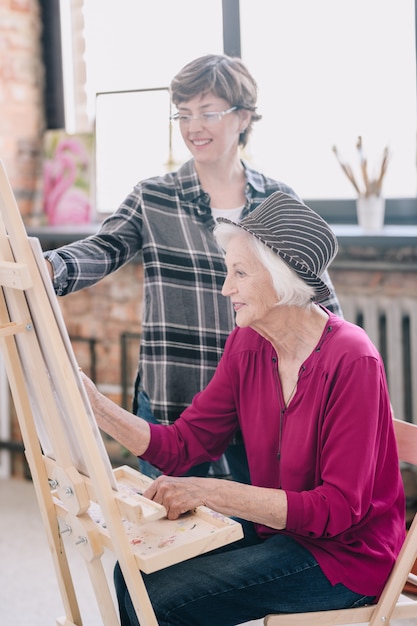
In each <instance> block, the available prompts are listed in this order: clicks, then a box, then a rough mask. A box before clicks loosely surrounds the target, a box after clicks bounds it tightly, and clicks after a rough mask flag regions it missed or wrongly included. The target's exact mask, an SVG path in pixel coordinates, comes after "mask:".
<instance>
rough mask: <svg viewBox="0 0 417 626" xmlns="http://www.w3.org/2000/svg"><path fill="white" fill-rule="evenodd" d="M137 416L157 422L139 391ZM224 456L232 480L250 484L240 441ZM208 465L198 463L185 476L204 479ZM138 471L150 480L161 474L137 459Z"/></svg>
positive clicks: (148, 402) (146, 398)
mask: <svg viewBox="0 0 417 626" xmlns="http://www.w3.org/2000/svg"><path fill="white" fill-rule="evenodd" d="M137 415H140V417H143V419H145V420H146V421H147V422H149V423H150V424H156V423H157V420H156V419H155V417H154V415H153V413H152V410H151V405H150V401H149V396H148V395H147V394H146V393H145V392H144V391H139V392H138V394H137ZM225 456H226V459H227V463H228V465H229V468H230V472H231V476H232V478H233V480H236V481H238V482H241V483H250V478H249V469H248V462H247V459H246V451H245V446H244V445H243V442H242V441H241V439H240V440H239V441H236V442H235V443H233V444H231V445H230V446H229V447H228V449H227V451H226V455H225ZM210 465H211V464H210V463H209V462H207V463H200V464H199V465H195V466H194V467H192V468H191V469H190V470H188V472H187V473H186V474H185V475H186V476H203V477H205V476H207V475H208V473H209V470H210ZM139 471H140V472H142V474H145V475H146V476H150V477H151V478H157V477H158V476H160V475H161V472H160V471H159V470H158V469H157V468H156V467H154V466H153V465H151V464H150V463H148V462H147V461H143V460H142V459H139Z"/></svg>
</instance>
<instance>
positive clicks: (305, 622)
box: [264, 419, 417, 626]
mask: <svg viewBox="0 0 417 626" xmlns="http://www.w3.org/2000/svg"><path fill="white" fill-rule="evenodd" d="M394 428H395V435H396V438H397V443H398V451H399V457H400V460H401V461H403V462H405V463H409V464H411V465H415V466H417V425H415V424H410V423H408V422H403V421H401V420H397V419H394ZM416 558H417V514H416V515H415V516H414V520H413V522H412V524H411V526H410V529H409V531H408V533H407V537H406V540H405V542H404V544H403V546H402V549H401V551H400V554H399V555H398V559H397V561H396V563H395V565H394V567H393V570H392V572H391V574H390V576H389V578H388V580H387V583H386V585H385V588H384V590H383V592H382V594H381V597H380V599H379V602H378V603H377V604H373V605H371V606H364V607H358V608H354V609H339V610H331V611H314V612H311V613H291V614H288V613H280V614H279V615H267V616H266V617H265V618H264V626H284V625H285V626H314V625H315V624H317V625H318V624H320V626H336V625H346V624H358V623H360V624H369V626H376V625H377V624H378V625H381V624H383V625H384V626H388V625H389V624H390V622H391V620H392V619H395V620H399V619H412V618H417V601H416V600H415V599H412V598H409V597H407V596H404V595H403V594H402V591H403V588H404V585H405V583H406V581H408V582H411V583H412V584H414V585H417V576H415V575H413V574H411V573H410V572H411V568H412V567H413V565H414V562H415V560H416Z"/></svg>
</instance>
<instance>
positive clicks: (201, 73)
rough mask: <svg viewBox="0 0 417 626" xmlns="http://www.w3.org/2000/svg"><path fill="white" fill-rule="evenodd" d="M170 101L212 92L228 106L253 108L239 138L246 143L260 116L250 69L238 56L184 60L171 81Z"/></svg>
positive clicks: (240, 142) (179, 102)
mask: <svg viewBox="0 0 417 626" xmlns="http://www.w3.org/2000/svg"><path fill="white" fill-rule="evenodd" d="M170 91H171V99H172V102H173V103H174V104H175V105H176V106H178V105H179V104H181V103H182V102H187V101H188V100H191V98H194V97H195V96H198V95H205V94H206V93H213V94H214V95H215V96H217V97H218V98H223V99H224V100H227V102H229V104H230V106H236V107H238V108H240V109H246V110H247V111H252V117H251V121H250V123H249V125H248V127H247V128H246V130H244V131H243V132H242V133H241V135H240V137H239V144H240V145H241V146H245V145H246V143H247V141H248V137H249V134H250V132H251V130H252V124H253V122H256V121H258V120H260V119H261V116H260V115H259V114H258V113H256V101H257V97H258V87H257V84H256V82H255V79H254V78H253V76H252V75H251V74H250V72H249V70H248V69H247V67H246V66H245V64H244V63H243V62H242V60H241V59H239V58H238V57H229V56H226V55H223V54H207V55H205V56H202V57H199V58H198V59H195V60H194V61H191V62H190V63H187V65H185V66H184V67H183V68H182V70H180V71H179V72H178V74H177V75H176V76H174V78H173V79H172V81H171V85H170Z"/></svg>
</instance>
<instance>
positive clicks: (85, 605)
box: [0, 479, 417, 626]
mask: <svg viewBox="0 0 417 626" xmlns="http://www.w3.org/2000/svg"><path fill="white" fill-rule="evenodd" d="M66 545H68V550H67V552H68V560H69V563H70V566H71V570H72V572H73V577H74V584H75V587H76V591H77V594H78V601H79V604H80V610H81V614H82V617H83V621H84V626H103V623H102V620H101V617H100V613H99V611H98V608H97V605H96V600H95V596H94V594H93V591H92V588H91V584H90V580H89V578H88V575H87V571H86V569H85V565H84V561H83V559H81V558H80V556H79V554H77V553H76V550H75V548H73V547H72V545H71V543H70V542H68V543H66ZM103 561H104V565H105V569H106V574H107V576H108V577H109V580H110V581H111V578H112V572H113V567H114V561H115V559H114V556H113V554H111V553H106V554H105V555H104V559H103ZM110 589H112V591H113V585H112V583H111V584H110ZM113 600H114V601H115V597H114V596H113ZM63 614H64V611H63V606H62V602H61V596H60V594H59V589H58V585H57V582H56V579H55V571H54V568H53V565H52V559H51V556H50V553H49V548H48V544H47V541H46V536H45V531H44V528H43V526H42V522H41V518H40V514H39V510H38V505H37V501H36V496H35V492H34V488H33V485H32V482H31V481H30V480H8V479H7V480H6V479H0V624H1V625H4V626H55V624H56V619H57V618H58V617H60V616H62V615H63ZM261 625H262V620H256V621H253V622H248V623H247V624H245V625H241V626H261ZM213 626H217V625H216V624H213ZM392 626H417V620H402V621H397V622H395V623H394V622H393V623H392Z"/></svg>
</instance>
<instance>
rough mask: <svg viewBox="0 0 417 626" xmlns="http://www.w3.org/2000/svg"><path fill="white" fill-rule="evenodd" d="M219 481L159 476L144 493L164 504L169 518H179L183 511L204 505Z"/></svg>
mask: <svg viewBox="0 0 417 626" xmlns="http://www.w3.org/2000/svg"><path fill="white" fill-rule="evenodd" d="M218 482H219V481H218V480H217V479H211V478H197V477H188V476H187V477H181V478H178V477H174V476H159V477H158V478H157V479H156V480H154V482H153V483H152V484H151V485H150V486H149V487H148V489H146V491H145V492H144V494H143V495H144V496H145V498H149V499H150V500H153V501H154V502H158V504H162V505H163V506H164V507H165V509H166V512H167V517H168V519H177V518H178V517H179V516H180V515H182V514H183V513H186V512H187V511H192V510H193V509H195V508H196V507H197V506H201V505H204V504H205V499H206V497H208V496H209V493H210V491H213V489H215V487H216V485H218Z"/></svg>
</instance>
